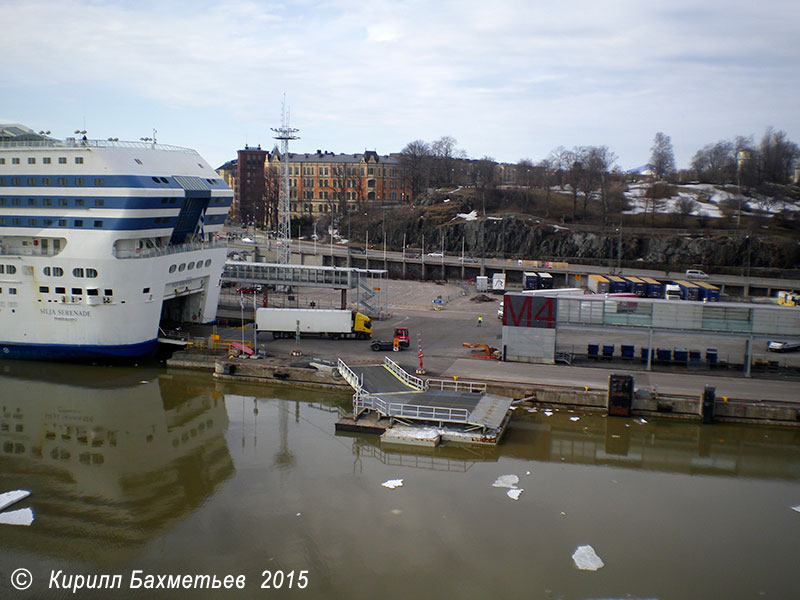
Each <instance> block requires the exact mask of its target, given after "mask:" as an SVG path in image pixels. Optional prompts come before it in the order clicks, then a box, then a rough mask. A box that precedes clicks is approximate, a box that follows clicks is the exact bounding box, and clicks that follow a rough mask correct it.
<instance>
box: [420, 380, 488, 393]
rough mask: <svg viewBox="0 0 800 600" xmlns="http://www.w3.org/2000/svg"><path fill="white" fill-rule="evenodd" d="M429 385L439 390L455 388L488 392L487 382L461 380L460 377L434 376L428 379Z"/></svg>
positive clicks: (463, 390) (458, 390)
mask: <svg viewBox="0 0 800 600" xmlns="http://www.w3.org/2000/svg"><path fill="white" fill-rule="evenodd" d="M427 384H428V387H429V388H431V387H434V388H436V389H438V390H453V391H455V392H477V393H486V384H485V383H481V382H477V381H461V380H458V379H439V378H432V379H428V380H427Z"/></svg>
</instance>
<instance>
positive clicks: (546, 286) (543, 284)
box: [539, 272, 553, 290]
mask: <svg viewBox="0 0 800 600" xmlns="http://www.w3.org/2000/svg"><path fill="white" fill-rule="evenodd" d="M539 289H542V290H552V289H553V276H552V275H550V273H542V272H540V273H539Z"/></svg>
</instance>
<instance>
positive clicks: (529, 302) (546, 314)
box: [503, 294, 558, 329]
mask: <svg viewBox="0 0 800 600" xmlns="http://www.w3.org/2000/svg"><path fill="white" fill-rule="evenodd" d="M557 306H558V305H557V304H556V298H547V297H544V296H526V295H523V294H506V295H505V296H504V297H503V325H505V326H507V327H539V328H544V329H554V328H555V326H556V312H557Z"/></svg>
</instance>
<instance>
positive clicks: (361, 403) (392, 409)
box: [353, 394, 470, 423]
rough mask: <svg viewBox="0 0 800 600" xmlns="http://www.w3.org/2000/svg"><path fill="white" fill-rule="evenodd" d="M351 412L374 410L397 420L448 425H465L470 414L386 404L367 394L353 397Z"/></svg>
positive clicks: (417, 406)
mask: <svg viewBox="0 0 800 600" xmlns="http://www.w3.org/2000/svg"><path fill="white" fill-rule="evenodd" d="M353 410H354V413H355V414H359V413H360V412H361V411H363V410H374V411H376V412H378V413H380V414H382V415H385V416H388V417H396V418H399V419H415V420H418V421H439V422H448V423H467V422H468V421H467V419H468V418H469V415H470V412H469V411H468V410H467V409H465V408H448V407H444V406H420V405H417V404H401V403H399V402H388V401H386V400H384V399H383V398H379V397H378V396H372V395H369V394H367V395H360V396H358V397H355V396H354V397H353Z"/></svg>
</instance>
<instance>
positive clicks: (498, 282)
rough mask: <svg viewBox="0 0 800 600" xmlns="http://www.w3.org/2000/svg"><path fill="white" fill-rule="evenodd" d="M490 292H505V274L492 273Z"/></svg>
mask: <svg viewBox="0 0 800 600" xmlns="http://www.w3.org/2000/svg"><path fill="white" fill-rule="evenodd" d="M492 293H493V294H505V293H506V274H505V273H495V274H494V275H492Z"/></svg>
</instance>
